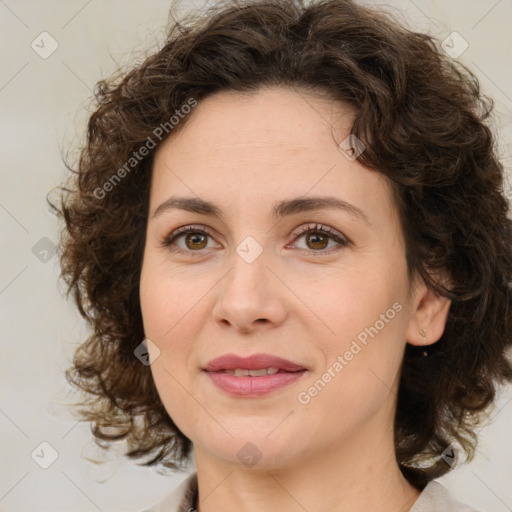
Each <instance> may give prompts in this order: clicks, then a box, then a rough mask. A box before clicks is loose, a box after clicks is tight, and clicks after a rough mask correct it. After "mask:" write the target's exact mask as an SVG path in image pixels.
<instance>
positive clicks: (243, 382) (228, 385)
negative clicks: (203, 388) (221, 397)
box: [203, 354, 307, 397]
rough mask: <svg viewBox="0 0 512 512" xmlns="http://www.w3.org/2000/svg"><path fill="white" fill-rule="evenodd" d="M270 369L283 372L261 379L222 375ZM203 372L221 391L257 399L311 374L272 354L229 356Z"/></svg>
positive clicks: (226, 355) (208, 366) (217, 359)
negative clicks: (240, 369) (242, 370)
mask: <svg viewBox="0 0 512 512" xmlns="http://www.w3.org/2000/svg"><path fill="white" fill-rule="evenodd" d="M269 367H273V368H278V369H279V370H280V371H279V373H275V374H273V375H262V376H261V377H251V376H243V377H236V376H234V375H229V374H227V373H222V370H235V369H236V368H243V369H247V370H258V369H260V368H269ZM203 370H204V371H205V373H206V375H208V377H209V378H210V379H211V380H212V382H213V384H215V385H216V386H217V387H218V388H219V389H221V390H223V391H225V392H226V393H229V394H232V395H235V396H243V397H257V396H262V395H266V394H267V393H271V392H272V391H276V390H277V389H280V388H282V387H284V386H288V385H289V384H291V383H293V382H295V381H296V380H297V379H300V377H302V376H303V375H304V374H305V373H306V371H307V369H306V368H304V367H303V366H300V365H298V364H295V363H292V362H291V361H288V360H286V359H283V358H281V357H276V356H272V355H270V354H255V355H252V356H250V357H240V356H237V355H235V354H225V355H223V356H221V357H218V358H216V359H213V360H211V361H210V362H209V363H208V364H207V365H206V367H205V368H204V369H203Z"/></svg>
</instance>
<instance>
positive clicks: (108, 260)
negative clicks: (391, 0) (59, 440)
mask: <svg viewBox="0 0 512 512" xmlns="http://www.w3.org/2000/svg"><path fill="white" fill-rule="evenodd" d="M187 22H188V24H187ZM96 98H97V101H98V106H97V109H96V111H95V112H94V113H93V114H92V116H91V118H90V121H89V129H88V140H87V144H86V145H85V147H84V148H83V151H82V154H81V159H80V162H79V165H78V169H77V174H76V178H73V179H74V180H75V181H73V182H71V183H69V184H68V185H67V190H66V193H65V194H64V195H63V202H62V204H61V207H60V210H59V211H60V213H61V215H62V216H63V218H64V220H65V228H66V229H65V230H64V232H63V236H62V238H61V249H62V254H61V264H62V275H63V277H64V279H65V280H66V283H67V285H68V289H69V291H70V292H71V291H72V292H73V293H74V297H75V300H76V303H77V305H78V307H79V309H80V311H81V313H82V314H83V315H84V317H85V318H86V319H87V320H88V321H89V322H90V325H91V327H92V334H91V336H90V337H89V339H88V340H87V341H86V342H85V343H84V344H83V346H82V347H81V348H80V349H79V350H78V351H77V353H76V356H75V360H74V365H73V368H71V369H70V370H69V371H68V374H67V375H68V378H69V379H70V381H71V382H72V383H74V384H76V385H77V386H79V387H80V388H81V389H83V390H85V391H87V392H88V393H90V395H91V399H90V400H88V401H86V402H85V404H86V405H87V408H85V409H82V415H83V418H85V419H87V420H89V421H92V422H94V429H93V432H94V435H95V437H96V439H97V441H98V443H100V444H101V445H102V446H105V447H107V446H108V445H109V443H110V442H112V441H114V440H119V439H124V440H125V441H126V442H127V445H128V451H127V456H128V457H131V458H145V459H146V460H145V462H144V463H143V464H145V465H156V464H159V465H161V466H164V467H167V468H171V469H183V468H185V467H186V463H187V462H188V456H189V455H193V459H194V462H195V466H196V471H195V472H194V473H192V474H191V475H190V476H189V477H187V479H186V480H184V482H183V483H182V484H181V486H179V487H178V488H177V489H175V490H173V492H172V493H171V494H170V495H169V496H168V497H167V498H166V499H165V500H164V501H163V502H161V503H160V504H159V505H158V506H156V507H154V508H152V509H151V510H153V511H156V510H166V511H173V510H191V509H195V510H198V511H201V512H208V511H213V510H225V511H231V510H246V511H250V512H252V511H260V510H284V511H290V512H291V511H296V510H297V511H298V510H308V511H324V510H332V511H340V512H341V511H348V510H351V511H352V510H365V511H366V510H379V511H381V512H388V511H389V512H395V511H398V510H401V511H410V512H420V511H434V510H450V511H463V510H465V511H467V510H475V509H473V508H470V507H468V506H465V505H463V504H460V503H458V502H455V501H454V500H453V498H452V497H451V496H450V494H449V493H448V491H447V490H446V489H445V488H444V487H443V486H442V485H441V484H440V483H438V482H436V481H435V479H436V478H438V477H440V476H442V475H443V474H446V473H447V472H448V471H450V470H451V469H452V467H455V465H456V462H457V461H458V459H459V457H460V455H461V454H464V455H465V457H466V458H467V459H468V460H470V459H471V458H472V456H473V454H474V450H475V447H476V435H475V429H476V426H477V425H478V423H479V422H481V421H482V420H483V418H484V417H485V413H486V412H487V411H488V408H489V406H490V405H491V404H492V403H493V400H494V398H495V388H496V385H497V384H505V383H506V382H510V381H512V366H511V363H510V361H509V360H507V359H506V357H505V350H506V349H507V348H510V346H511V334H510V327H509V326H510V318H511V310H510V306H509V303H510V295H511V292H510V287H509V283H510V282H511V279H512V249H511V247H512V233H511V224H510V220H509V219H508V218H507V212H508V205H507V201H506V199H505V197H504V194H503V178H504V176H503V175H504V171H503V166H502V164H501V163H500V162H499V161H498V159H497V156H496V154H495V153H494V149H493V137H492V134H491V131H490V129H489V127H488V126H487V124H486V119H487V118H488V117H489V115H490V112H491V108H492V102H491V101H490V100H488V99H487V98H486V97H484V96H482V95H481V94H480V91H479V88H478V82H477V80H476V78H475V77H474V76H473V75H472V73H471V72H470V71H469V70H467V69H466V68H465V67H464V66H462V65H461V64H460V63H457V62H455V61H453V60H451V58H450V57H449V56H447V55H444V54H443V53H442V50H440V49H439V48H438V45H437V43H436V42H435V41H434V40H433V39H432V38H431V37H429V36H427V35H424V34H418V33H414V32H411V31H409V30H407V29H405V28H402V27H401V26H400V25H399V24H397V23H396V21H394V20H393V19H391V18H390V17H389V16H387V15H385V14H383V13H382V12H377V11H373V10H370V9H368V8H363V7H361V6H359V5H357V4H356V3H353V2H352V1H349V0H331V1H329V0H324V1H317V2H313V3H311V5H310V6H308V7H305V6H303V5H302V4H300V3H299V2H292V1H290V2H281V1H279V0H270V1H265V2H257V1H253V2H249V3H246V4H243V5H241V6H234V5H232V4H226V5H221V4H218V5H217V6H216V7H215V8H212V9H211V11H209V12H208V13H207V15H206V16H204V17H203V18H201V17H196V18H194V17H192V16H191V17H190V19H189V20H184V21H183V22H182V23H177V24H176V25H174V26H173V27H172V28H171V30H170V33H169V37H168V41H167V42H166V44H165V45H164V46H163V47H162V48H161V49H160V50H159V51H158V52H156V53H155V54H154V55H152V56H150V57H149V58H148V59H147V60H146V61H145V62H144V63H143V64H142V65H140V66H137V67H134V68H133V69H132V70H130V71H129V72H128V73H126V74H125V75H123V76H120V77H118V78H115V79H112V80H110V81H102V82H101V83H100V84H99V85H98V87H97V91H96Z"/></svg>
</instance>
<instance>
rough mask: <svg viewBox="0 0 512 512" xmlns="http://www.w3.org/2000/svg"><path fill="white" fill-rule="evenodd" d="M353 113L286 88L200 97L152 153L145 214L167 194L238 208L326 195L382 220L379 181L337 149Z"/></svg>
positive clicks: (385, 198) (387, 204)
mask: <svg viewBox="0 0 512 512" xmlns="http://www.w3.org/2000/svg"><path fill="white" fill-rule="evenodd" d="M354 115H355V112H354V111H353V109H352V108H351V107H350V106H349V105H347V104H344V103H341V102H338V101H334V100H332V99H330V98H328V97H326V96H325V95H318V96H317V95H314V94H312V93H311V92H307V93H306V92H305V91H302V90H297V89H292V88H287V87H275V88H270V89H264V90H260V91H257V92H251V93H240V92H234V91H222V92H219V93H215V94H213V95H211V96H208V97H207V98H205V99H204V100H201V101H200V102H199V103H198V105H197V106H196V107H195V109H194V110H193V111H192V113H191V114H189V118H188V119H187V120H186V122H185V123H184V125H183V126H182V127H180V129H179V130H178V131H177V132H176V133H175V134H171V136H170V137H169V138H168V139H167V140H166V141H165V142H164V143H163V144H162V145H161V146H160V147H159V148H158V150H157V154H156V155H155V160H154V168H153V179H152V192H151V197H152V199H151V202H152V203H153V210H154V206H155V203H156V202H161V201H164V200H165V199H167V197H168V196H169V195H170V194H172V193H175V192H177V193H179V194H180V195H183V194H184V193H186V194H187V195H197V196H200V197H202V198H205V199H210V200H212V201H213V202H216V203H217V202H221V203H222V202H224V203H226V199H228V200H229V203H230V204H235V203H236V205H237V206H238V209H239V210H240V209H243V208H247V207H249V205H254V206H258V207H264V204H266V202H269V204H270V203H272V204H274V203H275V202H276V199H283V198H287V197H298V196H305V195H307V194H313V195H327V194H329V195H336V196H338V197H341V198H342V199H344V200H347V201H350V202H353V203H356V204H357V205H359V206H364V205H373V206H374V208H376V210H377V212H376V213H377V215H385V216H386V218H389V215H391V214H392V211H391V210H392V209H393V196H392V193H391V187H390V185H389V182H388V181H387V179H386V178H385V177H384V176H383V175H382V174H380V173H377V172H375V171H370V170H369V169H366V168H365V167H363V166H362V165H360V164H359V162H357V160H355V161H350V160H349V159H348V158H347V157H346V156H345V155H344V154H343V153H342V152H341V151H340V150H339V148H338V144H339V143H340V142H341V141H343V140H344V139H345V138H346V137H347V136H348V135H349V133H350V128H351V124H352V121H353V118H354ZM216 198H217V199H218V201H217V200H216ZM236 205H235V206H234V207H236Z"/></svg>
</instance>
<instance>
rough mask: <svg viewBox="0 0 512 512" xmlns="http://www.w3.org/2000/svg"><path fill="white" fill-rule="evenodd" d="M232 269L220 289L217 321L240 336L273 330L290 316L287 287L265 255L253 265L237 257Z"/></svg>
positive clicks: (215, 307)
mask: <svg viewBox="0 0 512 512" xmlns="http://www.w3.org/2000/svg"><path fill="white" fill-rule="evenodd" d="M232 261H233V263H232V267H231V269H230V270H229V271H228V272H227V275H225V277H224V278H223V279H222V280H221V282H220V283H219V285H218V289H217V290H218V292H217V293H218V296H217V298H216V302H215V305H214V307H213V315H214V318H215V321H216V322H218V323H220V324H222V327H224V328H226V327H228V326H231V327H232V328H233V329H235V330H236V331H237V332H238V333H240V334H250V333H251V332H253V331H258V330H259V331H261V330H266V329H271V328H273V327H276V326H277V325H279V324H280V323H282V322H283V321H284V320H285V318H286V314H287V307H286V301H287V297H286V287H285V286H284V284H283V282H282V280H280V279H279V278H278V277H277V276H276V274H277V273H278V272H276V270H275V269H273V268H270V266H271V265H270V266H269V265H268V263H269V262H268V259H267V258H266V254H265V251H263V253H262V254H260V256H259V257H258V258H256V259H255V260H254V261H252V262H250V263H249V262H247V261H245V260H244V259H243V258H242V257H241V256H240V255H239V254H238V253H234V255H233V259H232Z"/></svg>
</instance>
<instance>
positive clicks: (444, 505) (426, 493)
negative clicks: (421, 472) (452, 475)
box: [409, 480, 481, 512]
mask: <svg viewBox="0 0 512 512" xmlns="http://www.w3.org/2000/svg"><path fill="white" fill-rule="evenodd" d="M409 512H481V511H480V510H477V509H475V508H473V507H470V506H469V505H466V504H464V503H461V502H459V501H455V500H454V499H453V497H452V496H451V494H450V492H449V491H448V489H447V488H446V487H444V486H443V485H442V484H440V483H439V482H436V481H435V480H432V481H430V482H429V483H428V484H427V485H426V487H425V488H424V489H423V491H422V493H421V494H420V496H419V497H418V499H417V500H416V502H415V503H414V505H413V507H412V508H411V509H410V511H409Z"/></svg>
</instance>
